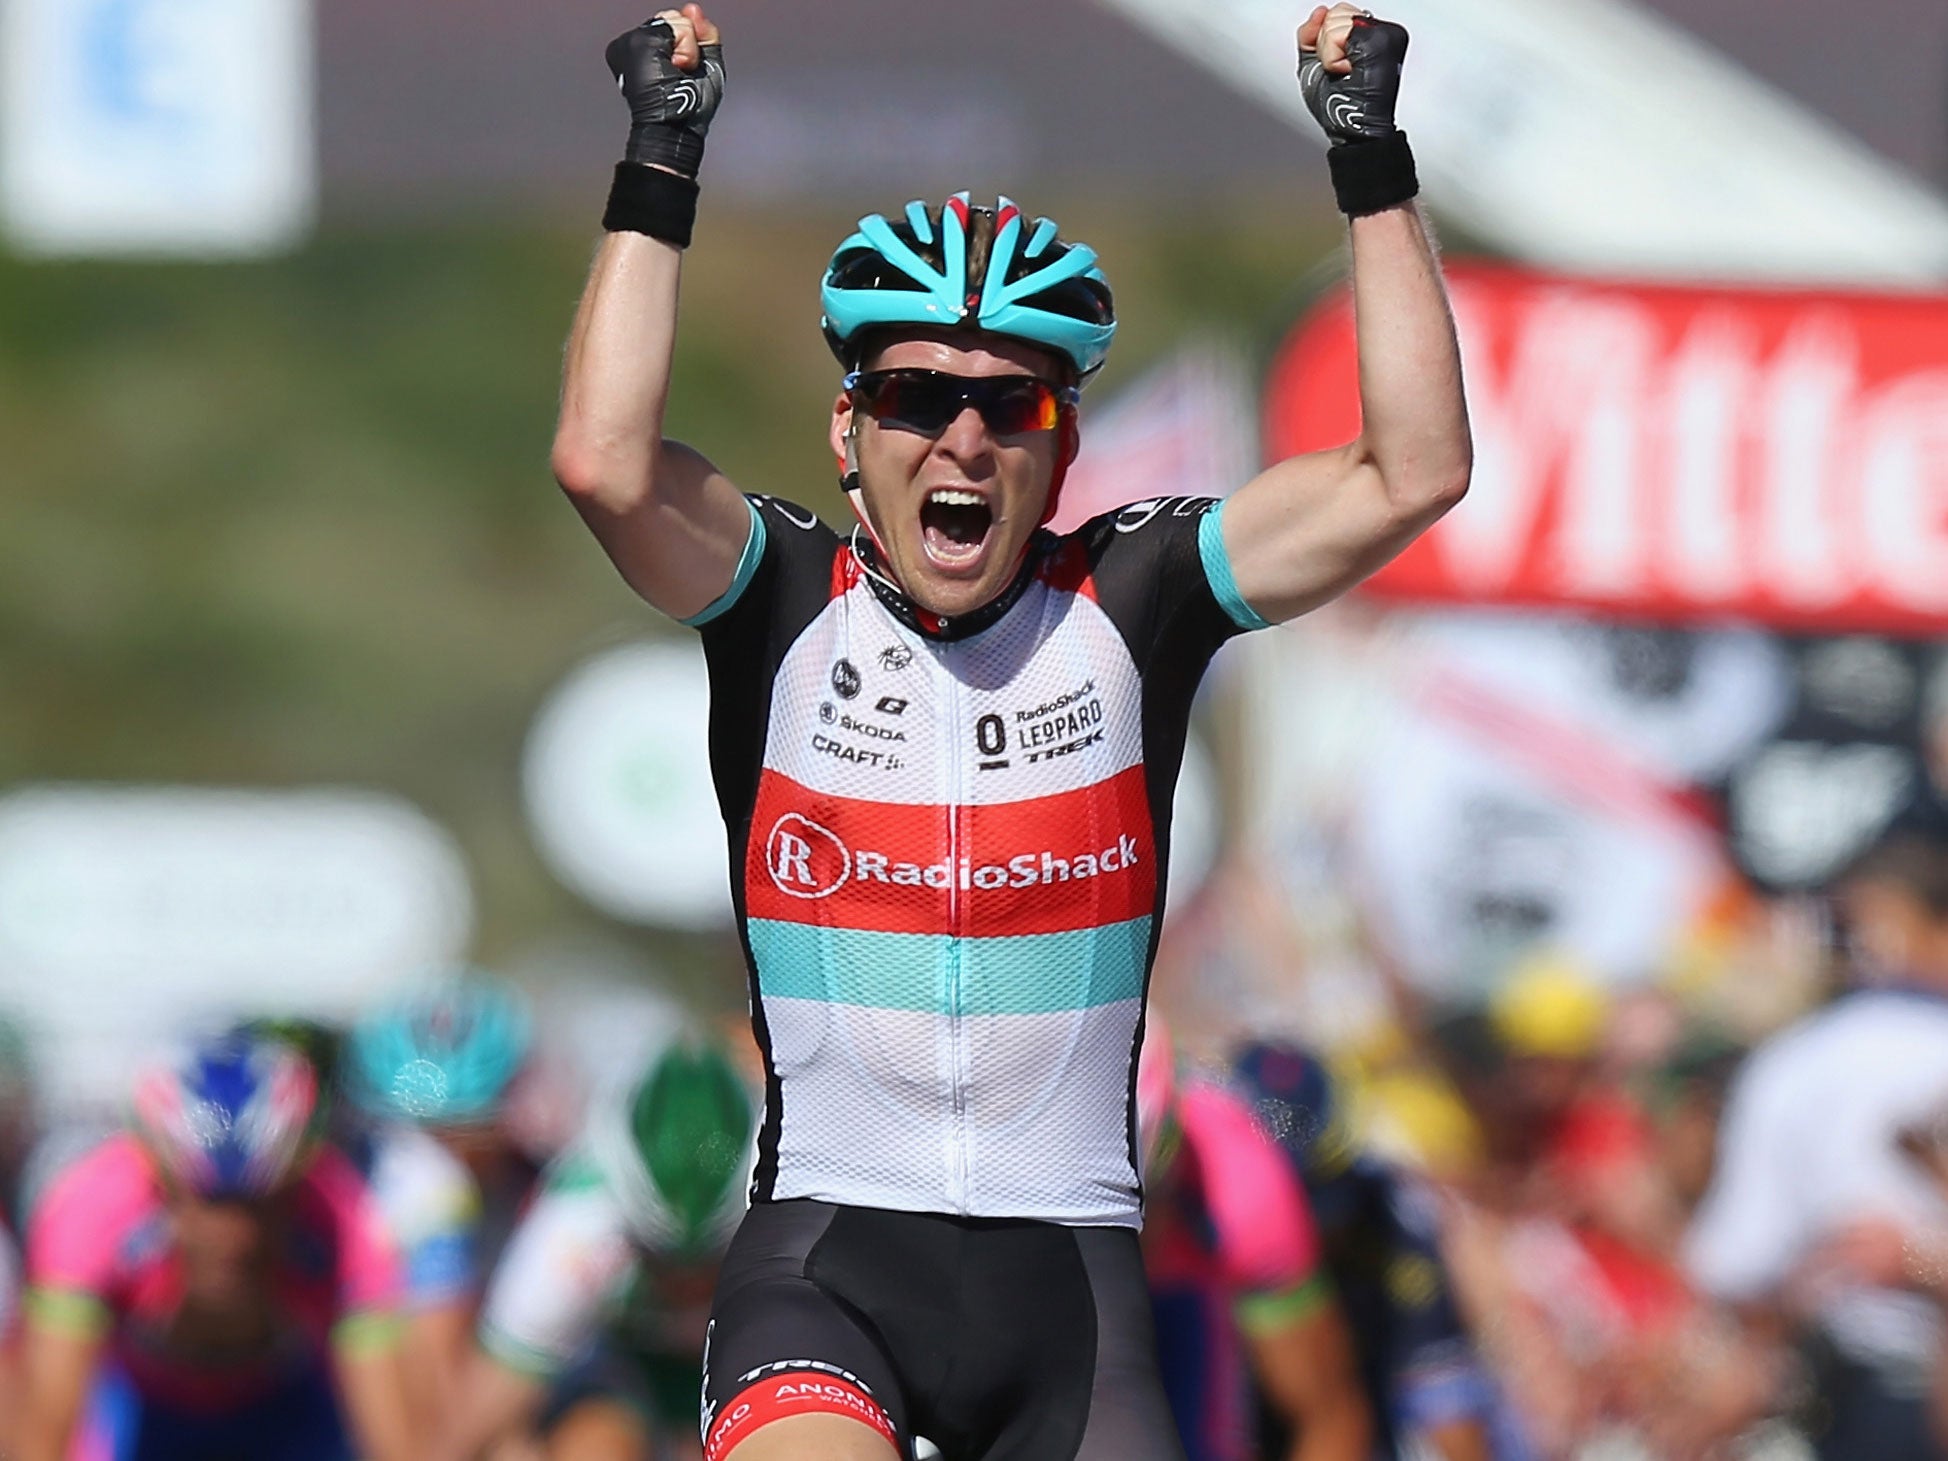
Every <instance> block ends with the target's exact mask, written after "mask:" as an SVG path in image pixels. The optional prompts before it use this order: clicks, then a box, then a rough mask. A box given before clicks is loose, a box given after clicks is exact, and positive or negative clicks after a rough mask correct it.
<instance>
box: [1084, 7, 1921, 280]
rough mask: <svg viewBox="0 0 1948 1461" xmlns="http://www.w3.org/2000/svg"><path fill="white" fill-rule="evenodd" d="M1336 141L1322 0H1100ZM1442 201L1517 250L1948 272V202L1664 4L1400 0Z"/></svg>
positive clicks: (1764, 269) (1663, 270)
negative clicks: (1314, 78)
mask: <svg viewBox="0 0 1948 1461" xmlns="http://www.w3.org/2000/svg"><path fill="white" fill-rule="evenodd" d="M1101 3H1103V4H1106V5H1108V6H1109V7H1110V8H1111V9H1114V10H1116V11H1119V12H1121V13H1122V14H1124V15H1126V16H1128V17H1129V18H1130V19H1131V20H1133V21H1135V22H1137V23H1138V24H1140V25H1142V26H1144V27H1145V28H1146V29H1148V30H1150V31H1151V32H1153V33H1154V34H1155V35H1156V36H1157V38H1158V39H1159V40H1161V41H1163V42H1164V43H1166V44H1168V45H1171V46H1174V47H1176V48H1178V49H1179V50H1181V51H1183V52H1184V53H1185V54H1186V55H1187V56H1188V57H1189V58H1190V59H1192V60H1194V61H1196V62H1198V63H1199V64H1202V65H1205V66H1208V67H1210V68H1211V69H1212V70H1213V71H1215V72H1217V73H1218V74H1219V75H1220V76H1221V77H1223V78H1224V79H1225V80H1226V81H1228V82H1230V83H1231V84H1232V85H1234V86H1236V87H1237V88H1238V89H1239V90H1240V91H1242V92H1244V93H1245V94H1247V95H1249V96H1253V97H1255V98H1257V99H1258V100H1259V101H1261V102H1262V103H1264V104H1265V105H1266V106H1268V107H1269V108H1271V109H1272V110H1273V111H1274V112H1277V113H1279V114H1281V115H1284V116H1287V117H1289V118H1290V119H1291V120H1292V122H1293V124H1294V125H1295V126H1297V127H1299V128H1300V129H1301V130H1302V131H1303V132H1305V133H1306V134H1307V135H1308V136H1311V137H1314V138H1318V139H1319V140H1320V141H1321V142H1322V143H1323V140H1324V139H1323V137H1322V136H1321V134H1320V132H1319V128H1318V125H1317V123H1315V122H1314V121H1313V120H1312V117H1311V115H1310V114H1309V113H1308V112H1307V111H1306V109H1305V103H1304V100H1303V99H1302V98H1301V97H1300V95H1299V89H1298V85H1297V83H1296V81H1295V79H1294V76H1293V69H1294V48H1295V42H1294V39H1293V36H1294V32H1295V31H1296V29H1297V26H1298V22H1299V21H1300V20H1301V19H1303V18H1304V15H1305V13H1306V7H1305V6H1293V5H1291V4H1288V3H1286V0H1232V3H1230V4H1228V5H1222V6H1217V7H1215V8H1212V9H1210V10H1208V11H1200V12H1199V13H1198V16H1197V23H1196V24H1195V25H1187V24H1186V23H1185V19H1184V10H1183V7H1182V6H1181V5H1178V4H1175V3H1173V0H1101ZM1380 13H1381V14H1383V15H1384V16H1385V17H1386V18H1387V19H1389V20H1397V21H1399V22H1400V23H1402V24H1403V25H1405V26H1406V27H1407V28H1408V30H1409V32H1410V33H1411V35H1412V45H1411V47H1410V49H1409V52H1408V56H1407V72H1406V77H1405V80H1404V82H1403V85H1402V89H1401V97H1400V123H1401V126H1402V127H1403V128H1404V130H1406V132H1407V133H1408V134H1409V135H1410V136H1411V137H1412V138H1413V142H1414V152H1415V156H1416V159H1417V162H1418V165H1419V171H1420V175H1421V178H1422V180H1423V182H1424V183H1425V184H1426V187H1427V194H1428V197H1429V198H1430V200H1431V201H1432V202H1433V203H1434V204H1436V205H1437V206H1438V207H1440V208H1442V209H1443V210H1445V211H1447V212H1449V213H1451V214H1453V215H1454V216H1455V217H1456V218H1458V219H1460V220H1461V221H1462V222H1463V223H1465V224H1466V225H1467V227H1468V228H1469V229H1470V230H1471V231H1472V232H1474V233H1476V234H1478V235H1480V236H1481V237H1483V238H1485V239H1489V240H1491V241H1493V242H1494V243H1495V244H1496V245H1497V246H1499V247H1501V248H1503V249H1506V250H1508V251H1509V252H1510V253H1512V254H1514V255H1516V256H1517V257H1520V258H1524V259H1528V260H1532V261H1535V262H1540V263H1546V264H1550V265H1554V266H1557V267H1563V268H1571V269H1587V270H1594V271H1601V272H1609V273H1629V274H1636V275H1658V276H1663V277H1679V278H1698V277H1707V278H1717V279H1746V278H1764V279H1779V280H1819V281H1829V282H1852V283H1877V284H1919V283H1927V282H1932V281H1936V280H1940V279H1942V278H1944V277H1948V203H1944V202H1943V201H1942V199H1941V198H1940V197H1938V196H1936V195H1935V194H1933V193H1932V192H1930V191H1929V190H1928V189H1927V188H1925V187H1924V186H1922V185H1921V184H1919V183H1917V182H1915V181H1914V180H1912V179H1910V178H1908V177H1906V176H1905V175H1903V174H1902V173H1901V172H1899V171H1898V170H1897V169H1896V168H1894V167H1893V166H1892V165H1890V164H1889V163H1887V162H1886V161H1884V160H1883V159H1881V158H1880V157H1879V156H1878V155H1877V154H1875V153H1874V152H1873V151H1871V150H1870V149H1869V148H1868V147H1866V146H1865V144H1863V143H1860V142H1857V141H1855V140H1853V139H1852V138H1850V137H1848V136H1847V135H1846V134H1844V133H1843V132H1841V131H1840V130H1839V129H1838V128H1836V127H1834V126H1832V125H1830V124H1828V123H1826V122H1824V121H1822V120H1820V119H1819V118H1817V117H1816V116H1814V115H1813V114H1812V113H1810V112H1809V111H1807V110H1806V109H1805V108H1803V107H1801V106H1800V105H1799V104H1798V103H1796V102H1795V101H1793V100H1792V99H1791V98H1790V97H1787V96H1786V95H1784V94H1783V93H1781V92H1778V91H1775V90H1773V89H1772V88H1770V87H1768V86H1766V85H1765V84H1764V83H1762V82H1760V81H1758V80H1757V79H1756V78H1754V77H1753V76H1752V75H1750V74H1749V73H1748V72H1746V71H1744V70H1742V69H1741V68H1739V67H1738V66H1736V65H1735V64H1733V63H1732V62H1731V61H1729V60H1727V59H1726V58H1724V57H1722V56H1719V55H1717V54H1715V53H1714V52H1712V51H1711V49H1710V48H1709V47H1708V46H1706V45H1705V44H1704V43H1703V42H1702V41H1701V40H1699V39H1698V38H1697V37H1696V36H1694V35H1690V34H1688V33H1686V32H1685V31H1683V30H1682V29H1680V28H1678V27H1677V26H1675V25H1672V24H1671V23H1670V22H1668V21H1665V20H1663V19H1661V18H1660V17H1658V16H1656V15H1654V14H1652V13H1650V12H1648V11H1646V10H1642V9H1640V8H1638V7H1636V6H1633V5H1627V4H1621V3H1616V0H1389V3H1388V4H1386V5H1384V6H1383V7H1381V9H1380Z"/></svg>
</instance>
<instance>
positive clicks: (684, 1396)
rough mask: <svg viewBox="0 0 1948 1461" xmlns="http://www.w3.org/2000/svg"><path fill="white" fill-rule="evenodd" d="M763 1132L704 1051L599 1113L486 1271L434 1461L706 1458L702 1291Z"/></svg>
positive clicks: (670, 1052)
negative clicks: (535, 1448)
mask: <svg viewBox="0 0 1948 1461" xmlns="http://www.w3.org/2000/svg"><path fill="white" fill-rule="evenodd" d="M756 1127H757V1104H756V1102H755V1100H754V1098H753V1095H752V1092H751V1091H750V1089H749V1088H748V1087H747V1086H746V1085H745V1083H744V1081H743V1080H742V1079H741V1078H740V1077H739V1076H738V1074H737V1072H736V1070H735V1069H734V1067H733V1065H732V1062H731V1059H730V1057H729V1054H728V1052H726V1051H725V1050H723V1049H722V1048H720V1047H718V1046H716V1045H714V1044H710V1045H702V1046H695V1047H692V1046H690V1045H686V1044H683V1043H677V1044H674V1045H672V1046H671V1047H670V1048H668V1049H666V1050H664V1051H661V1052H659V1053H658V1054H657V1055H656V1056H655V1057H654V1058H653V1059H652V1060H651V1061H650V1063H649V1065H648V1067H647V1068H646V1069H645V1070H644V1072H643V1073H642V1075H641V1077H640V1078H639V1079H638V1080H637V1081H636V1082H635V1083H634V1085H633V1086H632V1087H630V1088H628V1089H626V1090H624V1091H620V1092H615V1093H612V1094H611V1095H610V1096H609V1097H608V1098H607V1099H604V1100H599V1101H598V1102H597V1104H596V1106H595V1108H594V1110H593V1112H592V1113H591V1117H590V1124H589V1130H588V1132H587V1133H586V1135H585V1137H584V1138H583V1140H582V1141H581V1142H580V1143H579V1144H578V1145H577V1146H576V1147H575V1148H573V1149H571V1150H570V1151H569V1152H568V1153H566V1154H565V1155H564V1156H563V1157H562V1158H561V1159H560V1160H559V1161H558V1162H557V1163H556V1164H555V1165H554V1166H553V1167H552V1168H551V1169H550V1171H549V1173H548V1176H547V1179H546V1182H545V1184H544V1186H543V1188H542V1192H541V1195H540V1196H539V1197H538V1198H537V1199H536V1200H535V1202H534V1205H533V1206H532V1207H531V1208H530V1209H529V1210H528V1212H527V1214H526V1215H525V1216H524V1217H523V1219H522V1221H521V1225H520V1227H519V1229H518V1230H517V1231H516V1232H515V1234H514V1238H513V1241H512V1242H511V1243H510V1244H509V1245H508V1249H507V1254H506V1256H505V1258H504V1259H503V1261H502V1262H501V1265H500V1267H499V1269H498V1270H497V1271H496V1273H495V1275H494V1281H493V1286H492V1288H491V1289H490V1290H489V1292H488V1296H487V1302H486V1306H485V1309H484V1310H483V1312H482V1315H481V1319H480V1328H479V1342H478V1346H477V1347H476V1348H474V1349H473V1352H472V1354H471V1356H470V1358H469V1361H468V1364H467V1367H466V1370H465V1373H464V1377H463V1381H462V1387H461V1394H460V1399H459V1403H458V1404H457V1405H456V1406H454V1407H453V1408H452V1409H451V1411H450V1412H449V1413H448V1415H447V1416H446V1419H445V1424H444V1426H443V1427H442V1431H441V1434H440V1440H439V1443H438V1445H437V1447H436V1448H435V1451H434V1456H435V1457H436V1461H473V1458H475V1457H478V1456H481V1455H486V1454H492V1455H496V1456H499V1455H502V1454H504V1452H503V1451H502V1450H501V1449H499V1448H501V1447H504V1446H507V1445H508V1444H510V1443H512V1444H514V1445H516V1446H518V1445H521V1444H523V1443H527V1442H530V1441H532V1442H538V1443H539V1444H541V1446H542V1447H543V1449H544V1451H545V1454H546V1455H548V1456H549V1457H551V1458H554V1461H566V1458H569V1457H573V1458H575V1461H647V1458H648V1457H649V1456H650V1455H651V1454H657V1455H660V1456H663V1457H665V1458H671V1461H674V1458H677V1457H682V1456H695V1455H697V1454H698V1452H699V1448H698V1444H697V1440H696V1422H697V1395H698V1391H699V1389H700V1388H701V1385H702V1352H703V1346H704V1337H705V1333H706V1330H707V1326H708V1323H709V1315H710V1299H711V1293H712V1290H713V1289H714V1287H715V1284H716V1277H717V1268H718V1263H719V1261H720V1260H721V1258H722V1257H723V1253H724V1248H725V1245H726V1244H727V1243H728V1242H729V1239H730V1235H731V1233H732V1231H733V1230H734V1229H735V1227H736V1225H737V1220H738V1219H739V1218H740V1217H741V1216H742V1215H743V1212H744V1206H745V1193H746V1188H747V1187H748V1185H749V1178H750V1169H751V1163H752V1160H753V1157H754V1155H755V1142H754V1137H755V1134H756ZM659 1445H660V1447H661V1449H660V1450H653V1448H655V1447H657V1446H659Z"/></svg>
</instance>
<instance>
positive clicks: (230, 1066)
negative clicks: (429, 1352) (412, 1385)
mask: <svg viewBox="0 0 1948 1461" xmlns="http://www.w3.org/2000/svg"><path fill="white" fill-rule="evenodd" d="M317 1099H318V1089H317V1081H316V1077H315V1075H314V1073H313V1071H312V1069H311V1067H310V1065H309V1064H308V1063H307V1062H306V1061H305V1060H304V1058H303V1057H302V1056H301V1055H299V1054H298V1053H297V1052H296V1051H295V1050H294V1049H292V1048H291V1047H290V1046H288V1045H285V1044H283V1043H281V1042H279V1041H275V1040H266V1039H251V1038H249V1037H244V1036H235V1035H233V1036H228V1037H224V1038H222V1039H220V1040H215V1041H210V1042H206V1043H203V1044H201V1045H198V1046H196V1047H193V1048H191V1049H189V1050H187V1051H185V1052H184V1053H183V1054H182V1055H181V1056H180V1057H179V1058H177V1059H176V1060H174V1061H172V1062H171V1063H167V1064H163V1065H159V1066H157V1067H156V1068H155V1069H153V1070H150V1071H148V1072H146V1073H145V1074H144V1075H143V1076H142V1077H141V1078H140V1079H139V1080H138V1082H137V1084H136V1088H135V1096H134V1103H133V1112H132V1120H131V1129H130V1130H129V1131H127V1132H125V1133H123V1134H120V1135H117V1136H113V1137H110V1138H109V1139H108V1140H107V1141H105V1142H104V1143H102V1144H101V1145H99V1146H97V1147H95V1148H94V1149H93V1150H91V1151H90V1152H88V1153H87V1154H86V1155H84V1156H83V1157H81V1158H80V1159H79V1160H77V1161H76V1162H74V1163H73V1164H72V1165H70V1166H69V1167H67V1168H66V1169H65V1170H63V1171H62V1172H61V1173H60V1174H59V1175H58V1176H57V1177H56V1178H54V1180H53V1181H52V1183H51V1184H50V1185H49V1187H48V1189H47V1191H46V1193H45V1194H44V1196H43V1197H42V1198H41V1200H40V1201H39V1202H38V1203H37V1204H36V1207H35V1211H34V1214H33V1219H32V1226H31V1229H30V1234H29V1238H28V1257H27V1271H28V1283H29V1289H28V1299H27V1304H28V1311H27V1329H26V1340H25V1353H24V1375H25V1387H26V1390H25V1400H26V1404H25V1406H24V1411H23V1416H22V1428H21V1433H20V1435H19V1436H18V1438H17V1444H18V1453H19V1455H20V1456H21V1458H23V1461H65V1458H66V1457H67V1456H68V1454H69V1450H68V1448H69V1446H70V1444H71V1442H72V1441H73V1439H74V1437H75V1435H76V1432H77V1430H78V1429H80V1427H81V1424H82V1421H83V1414H84V1409H85V1410H86V1412H87V1422H88V1426H87V1438H86V1439H87V1446H86V1449H85V1450H84V1454H87V1455H90V1456H104V1457H113V1458H117V1461H151V1458H156V1461H161V1458H177V1457H184V1458H186V1457H210V1456H249V1457H251V1458H253V1461H285V1458H291V1461H332V1458H349V1457H350V1456H351V1455H352V1454H353V1453H354V1441H355V1442H356V1447H357V1453H358V1454H360V1455H362V1456H364V1457H367V1458H368V1461H405V1458H407V1457H411V1456H415V1455H416V1454H417V1452H416V1442H417V1438H416V1437H415V1436H414V1434H413V1432H412V1429H411V1425H410V1421H409V1418H408V1415H407V1410H406V1398H405V1395H404V1391H403V1385H402V1381H401V1375H400V1370H399V1366H398V1354H397V1325H396V1322H395V1321H394V1318H393V1315H394V1311H395V1308H396V1305H397V1301H398V1293H397V1290H398V1278H397V1272H396V1268H395V1264H394V1260H393V1256H392V1252H391V1249H390V1247H389V1245H388V1243H387V1241H386V1235H385V1231H384V1228H383V1225H382V1224H381V1222H380V1220H379V1216H378V1213H377V1212H376V1210H375V1209H374V1208H373V1206H372V1203H371V1199H370V1195H369V1194H368V1193H367V1191H366V1189H365V1185H364V1183H363V1182H362V1181H361V1180H360V1178H359V1176H358V1174H357V1172H356V1171H354V1170H353V1168H352V1167H351V1165H350V1163H349V1162H347V1161H346V1159H345V1158H344V1157H343V1156H341V1155H340V1154H338V1153H337V1152H335V1151H334V1150H332V1149H331V1148H329V1147H324V1146H320V1145H319V1144H317V1143H316V1142H315V1141H314V1139H313V1137H314V1132H315V1122H314V1117H315V1114H316V1109H317ZM91 1392H92V1393H91ZM341 1405H342V1410H341ZM348 1431H349V1433H350V1434H349V1435H348Z"/></svg>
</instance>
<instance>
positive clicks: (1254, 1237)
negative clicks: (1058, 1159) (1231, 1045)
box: [1143, 1082, 1329, 1461]
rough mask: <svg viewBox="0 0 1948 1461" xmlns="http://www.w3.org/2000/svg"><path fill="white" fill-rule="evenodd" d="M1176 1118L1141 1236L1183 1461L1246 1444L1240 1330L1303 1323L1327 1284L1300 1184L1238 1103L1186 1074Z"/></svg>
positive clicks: (1248, 1406)
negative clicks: (1175, 1143) (1174, 1144)
mask: <svg viewBox="0 0 1948 1461" xmlns="http://www.w3.org/2000/svg"><path fill="white" fill-rule="evenodd" d="M1175 1117H1176V1121H1177V1125H1178V1128H1179V1130H1180V1132H1181V1135H1182V1144H1181V1146H1180V1147H1179V1148H1178V1150H1177V1152H1176V1155H1175V1156H1174V1157H1173V1158H1172V1160H1171V1162H1170V1165H1169V1167H1168V1168H1167V1170H1166V1171H1165V1173H1164V1174H1163V1176H1162V1178H1161V1180H1159V1181H1156V1182H1154V1183H1153V1184H1152V1189H1151V1203H1150V1207H1149V1209H1148V1213H1147V1221H1146V1225H1145V1229H1144V1244H1143V1262H1144V1268H1145V1270H1146V1271H1147V1273H1148V1276H1149V1280H1150V1296H1151V1303H1152V1306H1153V1308H1154V1310H1155V1313H1156V1319H1157V1338H1158V1360H1159V1367H1160V1370H1161V1373H1162V1377H1163V1382H1164V1390H1165V1393H1166V1394H1167V1395H1168V1396H1169V1399H1170V1406H1171V1411H1172V1413H1173V1414H1174V1416H1175V1417H1176V1420H1177V1426H1178V1431H1179V1434H1180V1436H1181V1438H1182V1440H1183V1442H1184V1448H1185V1452H1186V1454H1187V1455H1188V1456H1189V1458H1190V1461H1243V1458H1245V1457H1248V1456H1253V1455H1256V1454H1257V1451H1256V1445H1255V1441H1254V1432H1255V1426H1256V1416H1255V1413H1254V1410H1253V1407H1252V1399H1251V1386H1250V1383H1249V1378H1248V1377H1249V1364H1248V1360H1247V1358H1246V1355H1245V1353H1244V1348H1243V1344H1242V1342H1241V1338H1240V1332H1241V1330H1242V1331H1245V1332H1253V1333H1270V1332H1275V1331H1276V1330H1277V1329H1279V1328H1281V1327H1283V1326H1286V1325H1289V1324H1292V1323H1294V1322H1298V1321H1300V1320H1302V1319H1304V1318H1305V1317H1306V1316H1307V1315H1309V1314H1311V1313H1312V1312H1313V1311H1314V1310H1315V1309H1316V1308H1317V1307H1318V1305H1320V1304H1321V1303H1323V1302H1324V1300H1325V1298H1326V1295H1327V1294H1328V1292H1329V1286H1328V1282H1327V1280H1326V1278H1325V1275H1324V1269H1323V1267H1322V1257H1321V1253H1320V1247H1319V1238H1318V1233H1317V1230H1316V1229H1315V1228H1314V1227H1313V1223H1312V1211H1311V1209H1310V1207H1308V1206H1307V1204H1306V1199H1305V1192H1304V1189H1303V1188H1301V1187H1300V1185H1299V1181H1298V1178H1297V1177H1296V1176H1295V1175H1294V1174H1293V1172H1292V1169H1291V1166H1290V1164H1289V1163H1287V1162H1286V1160H1285V1158H1284V1156H1283V1154H1282V1153H1281V1152H1280V1151H1279V1150H1278V1148H1277V1147H1276V1146H1275V1145H1274V1144H1273V1143H1272V1140H1271V1138H1270V1137H1269V1136H1268V1135H1266V1134H1265V1132H1264V1130H1263V1129H1262V1128H1261V1127H1260V1126H1259V1125H1258V1123H1257V1121H1256V1120H1255V1119H1254V1118H1253V1116H1252V1114H1251V1111H1250V1109H1249V1108H1248V1107H1247V1106H1246V1105H1245V1104H1244V1102H1242V1101H1240V1100H1239V1099H1238V1098H1237V1097H1236V1096H1234V1095H1232V1094H1231V1093H1230V1092H1228V1091H1225V1090H1223V1089H1220V1088H1219V1087H1216V1086H1212V1085H1208V1084H1204V1083H1202V1082H1189V1083H1187V1084H1185V1085H1184V1086H1182V1087H1181V1088H1180V1090H1179V1092H1178V1096H1177V1101H1176V1106H1175Z"/></svg>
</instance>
